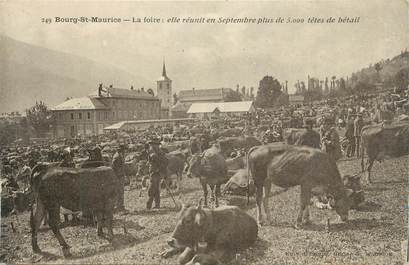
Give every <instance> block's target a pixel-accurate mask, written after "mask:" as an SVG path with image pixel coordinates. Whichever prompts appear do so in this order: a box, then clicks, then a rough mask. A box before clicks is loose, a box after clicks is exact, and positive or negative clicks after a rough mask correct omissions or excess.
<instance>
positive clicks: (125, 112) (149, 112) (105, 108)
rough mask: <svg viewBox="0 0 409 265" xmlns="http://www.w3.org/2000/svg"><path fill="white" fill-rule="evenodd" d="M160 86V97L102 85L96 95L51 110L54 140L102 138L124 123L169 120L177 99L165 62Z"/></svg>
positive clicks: (148, 90) (158, 91)
mask: <svg viewBox="0 0 409 265" xmlns="http://www.w3.org/2000/svg"><path fill="white" fill-rule="evenodd" d="M156 83H157V94H156V95H154V92H153V90H152V89H147V90H145V89H144V88H141V89H134V87H133V86H131V87H130V89H126V88H118V87H114V86H113V85H110V86H104V85H103V84H100V85H99V86H98V89H97V91H96V92H95V93H92V94H90V95H88V96H85V97H80V98H71V99H68V100H66V101H64V102H63V103H61V104H59V105H57V106H55V107H53V108H52V109H51V110H52V112H53V116H54V123H53V125H52V128H53V135H54V137H57V138H58V137H64V138H74V137H81V136H91V135H99V134H103V133H104V128H106V127H108V126H111V125H113V124H116V123H118V122H122V121H137V120H158V119H168V118H169V117H170V107H171V106H172V99H173V97H172V80H171V79H170V78H169V77H168V76H167V74H166V66H165V61H163V67H162V76H161V77H160V78H159V79H158V80H157V81H156Z"/></svg>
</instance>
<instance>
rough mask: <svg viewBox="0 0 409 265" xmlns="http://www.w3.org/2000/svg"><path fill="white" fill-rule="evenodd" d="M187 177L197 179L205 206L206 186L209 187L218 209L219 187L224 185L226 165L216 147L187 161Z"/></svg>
mask: <svg viewBox="0 0 409 265" xmlns="http://www.w3.org/2000/svg"><path fill="white" fill-rule="evenodd" d="M187 176H188V177H191V176H194V177H199V179H200V184H201V185H202V188H203V194H204V204H205V205H206V206H207V194H208V192H207V185H209V186H210V188H211V190H212V194H213V198H214V200H215V205H216V207H218V205H219V202H218V196H219V195H220V186H221V185H222V184H223V183H226V181H227V180H228V179H227V178H226V177H227V165H226V161H225V160H224V157H223V156H222V155H221V154H220V151H219V150H218V149H217V148H216V147H214V146H213V147H211V148H209V149H207V150H206V151H204V152H203V153H202V154H195V155H193V156H192V158H191V159H190V161H189V168H188V172H187Z"/></svg>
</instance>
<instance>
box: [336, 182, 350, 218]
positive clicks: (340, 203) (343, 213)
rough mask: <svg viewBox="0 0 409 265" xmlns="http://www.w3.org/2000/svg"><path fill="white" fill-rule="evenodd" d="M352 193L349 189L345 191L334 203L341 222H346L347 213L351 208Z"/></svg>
mask: <svg viewBox="0 0 409 265" xmlns="http://www.w3.org/2000/svg"><path fill="white" fill-rule="evenodd" d="M352 193H353V191H352V190H351V189H345V193H344V194H343V196H341V197H340V198H336V199H335V201H334V207H333V208H335V211H336V212H337V214H338V215H339V217H341V220H342V221H343V222H346V221H348V212H349V208H350V207H351V195H352Z"/></svg>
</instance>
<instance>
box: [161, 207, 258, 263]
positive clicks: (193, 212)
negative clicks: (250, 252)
mask: <svg viewBox="0 0 409 265" xmlns="http://www.w3.org/2000/svg"><path fill="white" fill-rule="evenodd" d="M257 233H258V227H257V223H256V221H255V220H254V219H253V218H252V217H251V216H250V215H248V214H247V213H246V212H245V211H243V210H241V209H240V208H238V207H236V206H222V207H219V208H217V209H212V210H211V209H202V207H201V206H200V204H199V206H197V207H196V206H191V207H183V208H182V211H181V212H180V218H179V220H178V222H177V224H176V227H175V230H174V231H173V233H172V237H171V239H170V240H168V244H169V246H171V247H172V249H171V250H169V251H166V252H165V253H163V254H162V256H163V257H169V256H171V255H174V254H176V253H178V252H182V251H183V253H182V254H181V255H180V256H179V260H178V261H179V264H181V265H182V264H187V263H188V262H189V261H190V262H189V264H196V263H195V262H194V261H197V262H199V261H202V262H204V263H203V264H225V263H218V262H228V261H229V260H230V259H231V258H232V257H233V256H234V254H235V253H236V252H237V251H239V250H242V249H244V248H247V247H249V246H251V245H252V244H254V242H255V241H256V240H257ZM195 255H198V256H195ZM199 264H202V263H199Z"/></svg>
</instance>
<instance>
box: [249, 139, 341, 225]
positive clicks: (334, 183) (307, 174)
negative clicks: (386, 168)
mask: <svg viewBox="0 0 409 265" xmlns="http://www.w3.org/2000/svg"><path fill="white" fill-rule="evenodd" d="M247 159H248V170H249V176H250V178H253V180H254V185H255V186H256V202H257V221H258V223H259V224H260V225H262V224H263V216H262V207H263V206H264V210H265V213H266V217H267V222H269V221H270V209H269V207H268V197H269V195H270V190H271V184H275V185H277V186H279V187H282V188H290V187H294V186H298V185H300V186H301V194H300V200H301V208H300V212H299V215H298V218H297V222H296V227H297V228H299V227H300V225H301V224H302V222H303V221H305V223H307V222H309V211H308V205H309V203H310V200H311V190H312V188H314V187H317V186H321V187H325V190H326V193H327V194H330V195H332V196H333V198H334V199H335V210H336V212H337V213H338V214H339V215H340V217H341V219H342V220H343V221H346V220H347V219H348V210H349V201H348V197H347V194H346V191H345V188H344V184H343V182H342V179H341V176H340V174H339V171H338V168H337V165H336V164H335V162H334V161H333V160H331V158H330V157H329V156H328V155H327V154H326V153H324V152H321V151H320V150H318V149H314V148H309V147H299V146H291V145H286V144H283V143H273V144H269V145H263V146H260V147H254V148H253V149H251V150H250V151H249V153H248V158H247Z"/></svg>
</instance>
